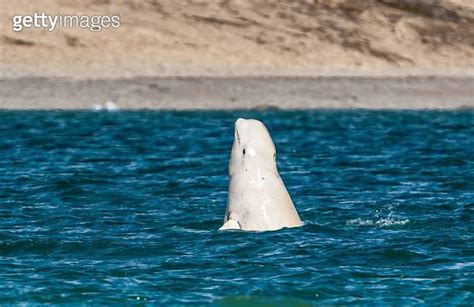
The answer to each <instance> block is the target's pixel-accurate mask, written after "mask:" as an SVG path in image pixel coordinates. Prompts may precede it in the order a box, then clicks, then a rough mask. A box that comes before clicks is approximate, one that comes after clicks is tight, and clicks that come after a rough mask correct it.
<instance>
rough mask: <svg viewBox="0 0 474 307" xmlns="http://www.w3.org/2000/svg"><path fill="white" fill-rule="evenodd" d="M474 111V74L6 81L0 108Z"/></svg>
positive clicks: (1, 87) (2, 83) (0, 82)
mask: <svg viewBox="0 0 474 307" xmlns="http://www.w3.org/2000/svg"><path fill="white" fill-rule="evenodd" d="M107 101H112V102H113V103H114V104H116V105H117V106H118V108H120V109H125V110H126V109H130V110H133V109H152V110H232V109H248V110H250V109H257V110H262V109H283V110H292V109H294V110H299V109H359V108H360V109H393V110H399V109H408V110H419V109H473V108H474V76H472V75H404V76H402V75H397V76H394V75H388V76H378V75H372V76H368V75H365V74H362V75H346V76H340V75H319V76H274V75H267V76H214V77H212V76H167V77H164V76H156V77H148V76H147V77H132V78H121V79H74V78H64V77H20V78H1V79H0V110H15V109H16V110H48V109H59V110H91V109H93V108H94V105H99V104H100V105H103V104H105V103H106V102H107Z"/></svg>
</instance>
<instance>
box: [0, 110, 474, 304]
mask: <svg viewBox="0 0 474 307" xmlns="http://www.w3.org/2000/svg"><path fill="white" fill-rule="evenodd" d="M238 117H246V118H257V119H260V120H262V121H264V122H265V123H266V125H267V126H268V128H269V130H270V133H271V134H272V137H273V140H274V142H275V144H276V147H277V162H278V166H279V170H280V174H281V176H282V178H283V180H284V182H285V183H286V185H287V188H288V190H289V192H290V194H291V195H292V198H293V201H294V203H295V205H296V207H297V209H298V211H299V213H300V216H301V218H302V220H303V221H304V223H305V225H304V226H303V227H300V228H296V229H283V230H281V231H275V232H264V233H256V232H239V231H228V232H219V231H217V229H218V228H219V227H220V226H221V225H222V221H223V217H224V213H225V207H226V197H227V163H228V158H229V154H230V149H231V146H232V138H233V122H234V120H235V119H236V118H238ZM473 133H474V112H473V111H471V110H464V111H448V112H444V111H443V112H441V111H393V112H385V111H363V110H356V111H329V110H326V111H261V112H243V111H232V112H223V111H222V112H218V111H216V112H171V111H170V112H160V111H137V112H130V111H119V112H93V111H81V112H79V111H67V112H57V111H30V112H22V111H2V112H0V217H1V219H0V276H1V287H0V303H100V304H103V303H133V302H137V303H145V304H146V303H150V304H161V303H174V304H181V303H199V304H208V303H211V304H215V305H218V306H228V305H232V306H235V305H242V306H243V305H245V306H247V305H248V304H251V303H254V304H259V303H262V302H270V303H273V304H276V305H305V304H349V303H356V304H382V303H387V304H418V303H428V304H443V303H444V304H463V305H472V304H474V226H473V222H474V221H473V217H474V193H473V177H472V174H473V173H474V143H473V135H474V134H473Z"/></svg>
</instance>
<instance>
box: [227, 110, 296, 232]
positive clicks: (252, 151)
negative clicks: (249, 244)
mask: <svg viewBox="0 0 474 307" xmlns="http://www.w3.org/2000/svg"><path fill="white" fill-rule="evenodd" d="M302 225H303V223H302V222H301V220H300V217H299V215H298V212H297V211H296V208H295V206H294V205H293V201H292V200H291V197H290V194H289V193H288V191H287V190H286V187H285V184H284V183H283V180H282V179H281V177H280V175H279V173H278V169H277V165H276V148H275V145H274V144H273V141H272V138H271V136H270V133H269V132H268V129H267V128H266V127H265V125H264V124H263V123H262V122H260V121H258V120H255V119H243V118H239V119H237V121H236V122H235V128H234V143H233V145H232V152H231V156H230V162H229V192H228V199H227V209H226V213H225V216H224V225H223V226H222V227H221V228H219V230H227V229H240V230H249V231H269V230H278V229H281V228H283V227H299V226H302Z"/></svg>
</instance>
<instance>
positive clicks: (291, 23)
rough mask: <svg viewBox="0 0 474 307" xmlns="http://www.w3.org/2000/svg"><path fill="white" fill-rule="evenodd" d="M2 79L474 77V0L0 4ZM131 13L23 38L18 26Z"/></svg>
mask: <svg viewBox="0 0 474 307" xmlns="http://www.w3.org/2000/svg"><path fill="white" fill-rule="evenodd" d="M0 3H1V36H0V44H1V58H0V60H1V63H0V71H1V73H2V75H3V77H13V76H69V77H77V78H90V77H93V78H103V77H104V78H105V77H114V78H115V77H130V76H137V75H139V76H153V75H155V76H156V75H239V74H251V75H266V74H269V75H284V74H298V75H319V74H338V73H343V74H346V73H355V74H359V73H368V74H373V73H375V74H386V73H417V72H419V73H420V72H421V73H435V74H436V73H449V72H455V73H459V72H461V73H472V72H473V70H474V1H473V0H456V1H455V0H451V1H448V0H425V1H421V0H419V1H415V0H398V1H395V0H364V1H362V0H360V1H357V0H305V1H303V0H299V1H288V0H277V1H276V0H219V1H218V0H216V1H212V0H207V1H205V0H186V1H174V0H163V1H158V0H148V1H130V0H127V1H119V0H118V1H113V0H84V1H67V0H44V1H32V0H31V1H28V0H16V1H8V0H0ZM33 12H45V13H47V14H50V15H54V14H59V13H60V12H61V13H62V14H64V15H67V14H72V15H88V16H91V15H115V14H119V13H120V14H121V25H120V27H119V28H117V29H111V28H109V29H104V30H102V31H100V32H91V31H89V30H87V29H79V28H61V29H57V30H55V31H52V32H48V31H46V30H39V29H31V28H30V29H24V30H23V31H21V32H13V30H12V16H13V15H17V14H32V13H33Z"/></svg>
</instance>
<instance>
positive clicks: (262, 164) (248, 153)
mask: <svg viewBox="0 0 474 307" xmlns="http://www.w3.org/2000/svg"><path fill="white" fill-rule="evenodd" d="M275 158H276V148H275V145H274V144H273V141H272V138H271V136H270V133H269V132H268V130H267V128H266V127H265V125H264V124H263V123H262V122H260V121H258V120H256V119H243V118H239V119H237V121H236V122H235V129H234V144H233V145H232V153H231V159H230V164H229V174H231V175H232V174H234V173H236V172H238V171H242V170H245V169H247V168H248V167H249V165H258V166H259V168H267V169H272V168H276V162H275Z"/></svg>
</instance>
